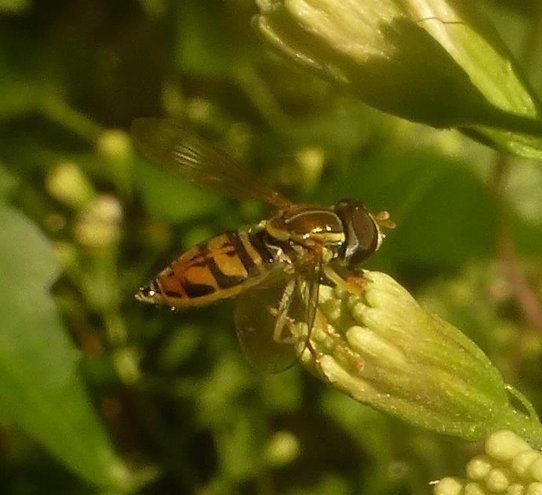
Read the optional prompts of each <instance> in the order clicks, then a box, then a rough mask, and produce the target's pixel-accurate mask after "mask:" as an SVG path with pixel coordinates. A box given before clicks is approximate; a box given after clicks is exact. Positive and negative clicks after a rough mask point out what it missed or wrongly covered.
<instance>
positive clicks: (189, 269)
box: [137, 231, 279, 307]
mask: <svg viewBox="0 0 542 495" xmlns="http://www.w3.org/2000/svg"><path fill="white" fill-rule="evenodd" d="M264 236H265V232H264V231H257V232H247V231H232V232H225V233H223V234H220V235H217V236H216V237H212V238H211V239H209V240H207V241H205V242H202V243H200V244H197V245H195V246H194V247H192V248H190V249H189V250H188V251H186V252H185V253H183V254H182V255H181V256H180V257H179V258H177V259H176V260H175V261H173V263H171V264H170V265H169V266H168V267H167V268H166V269H164V270H163V271H162V272H160V273H159V274H158V276H157V277H156V279H155V280H154V281H153V282H152V283H151V284H150V285H149V286H148V287H145V288H143V289H141V291H140V292H139V294H138V295H137V297H138V299H140V300H143V301H145V302H151V303H156V304H168V305H170V306H172V307H186V306H202V305H205V304H209V303H211V302H213V301H217V300H219V299H224V298H226V297H231V296H234V295H236V294H238V293H239V292H241V291H243V290H245V289H246V288H247V287H250V286H252V285H256V284H258V283H260V282H261V280H262V279H263V278H265V276H266V275H267V274H268V273H269V271H270V269H271V268H273V267H274V266H276V265H277V263H279V260H278V259H277V256H276V250H272V248H270V247H269V246H268V245H267V244H266V243H265V241H264Z"/></svg>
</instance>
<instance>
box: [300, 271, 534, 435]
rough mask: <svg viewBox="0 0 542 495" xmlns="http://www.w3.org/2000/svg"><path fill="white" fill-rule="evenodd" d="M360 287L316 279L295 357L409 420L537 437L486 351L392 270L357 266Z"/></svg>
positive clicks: (460, 430) (461, 430) (452, 430)
mask: <svg viewBox="0 0 542 495" xmlns="http://www.w3.org/2000/svg"><path fill="white" fill-rule="evenodd" d="M362 283H363V289H362V290H361V293H359V294H355V293H353V292H349V291H347V290H345V289H344V288H338V287H336V288H330V287H327V286H321V289H320V292H321V294H320V303H319V314H318V315H317V318H316V322H315V325H314V328H313V330H312V333H311V336H310V339H309V344H308V345H307V346H306V348H305V350H304V351H303V354H302V356H301V360H302V362H303V364H304V366H305V367H306V368H308V369H309V370H310V371H311V372H312V373H313V374H315V375H316V376H318V377H320V378H321V379H323V380H325V381H326V382H328V383H329V384H331V385H332V386H333V387H335V388H337V389H339V390H341V391H343V392H344V393H346V394H348V395H350V396H352V397H353V398H354V399H356V400H358V401H360V402H363V403H365V404H368V405H370V406H372V407H374V408H376V409H379V410H381V411H384V412H387V413H389V414H392V415H394V416H396V417H399V418H401V419H403V420H405V421H408V422H409V423H411V424H414V425H417V426H422V427H424V428H427V429H430V430H433V431H436V432H439V433H445V434H449V435H456V436H460V437H462V438H464V439H468V440H477V439H481V438H484V437H485V436H486V435H488V434H489V433H490V432H492V431H496V430H498V429H503V428H508V429H512V430H514V431H516V432H517V433H520V434H522V436H524V437H525V438H529V439H534V441H535V442H538V443H541V442H542V427H541V425H540V424H539V423H538V422H537V421H536V420H534V419H533V418H531V417H529V416H528V415H527V414H523V413H519V412H517V411H516V410H515V409H514V408H513V407H512V406H511V404H510V401H509V395H508V388H507V386H506V385H505V383H504V382H503V379H502V377H501V375H500V373H499V371H498V370H497V369H496V368H495V367H494V366H493V365H492V364H491V362H490V361H489V359H488V358H487V356H486V355H485V354H484V353H483V352H482V351H481V350H480V349H479V348H478V347H477V346H476V344H474V343H473V342H472V341H470V340H469V339H468V338H467V337H466V336H465V335H463V334H462V333H461V332H460V331H459V330H458V329H456V328H455V327H453V326H452V325H450V324H449V323H447V322H445V321H443V320H442V319H440V318H439V317H438V316H436V315H435V314H432V313H431V312H429V311H428V310H426V309H424V308H422V307H421V306H419V305H418V303H417V302H416V301H415V300H414V298H413V297H412V296H411V295H410V294H409V293H408V292H407V291H406V290H405V289H404V288H403V287H401V286H400V285H399V284H398V283H397V282H395V281H394V280H393V279H392V278H391V277H389V276H388V275H385V274H383V273H378V272H367V271H365V272H364V273H363V279H362Z"/></svg>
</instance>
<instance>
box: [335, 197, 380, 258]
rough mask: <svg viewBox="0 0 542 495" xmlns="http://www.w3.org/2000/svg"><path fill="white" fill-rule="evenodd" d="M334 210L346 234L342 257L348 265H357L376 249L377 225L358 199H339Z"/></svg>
mask: <svg viewBox="0 0 542 495" xmlns="http://www.w3.org/2000/svg"><path fill="white" fill-rule="evenodd" d="M335 211H336V212H337V214H338V215H339V216H340V218H341V221H342V222H343V227H344V232H345V234H346V240H345V243H344V246H343V252H342V256H343V259H344V261H345V262H346V263H347V264H348V265H350V266H355V265H358V264H359V263H361V262H362V261H363V260H365V259H366V258H368V257H369V256H370V255H371V254H373V253H374V252H375V251H376V250H377V249H378V246H379V240H380V231H379V229H378V225H377V224H376V221H375V220H374V218H373V216H372V215H371V213H370V212H369V210H367V208H365V205H364V204H363V203H361V202H359V201H348V200H344V201H340V202H339V203H337V206H336V210H335Z"/></svg>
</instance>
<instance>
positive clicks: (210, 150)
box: [131, 118, 291, 208]
mask: <svg viewBox="0 0 542 495" xmlns="http://www.w3.org/2000/svg"><path fill="white" fill-rule="evenodd" d="M131 133H132V137H133V138H134V144H135V147H136V149H137V150H138V151H139V152H140V153H142V154H143V155H144V156H146V157H147V158H149V159H150V160H152V161H155V162H157V163H160V164H161V165H163V166H165V167H166V168H168V169H169V170H171V171H173V172H174V173H176V174H179V175H181V176H182V177H183V178H185V179H186V180H188V181H190V182H193V183H195V184H198V185H202V186H205V187H207V188H209V189H211V190H213V191H215V192H218V193H220V194H224V195H226V196H229V197H233V198H236V199H257V200H259V201H263V202H265V203H268V204H270V205H272V206H275V207H276V208H285V207H287V206H289V205H290V204H291V203H290V201H289V200H288V199H287V198H286V197H284V196H283V195H282V194H280V193H278V192H277V191H274V190H273V189H272V188H271V187H269V186H267V185H266V184H265V183H263V182H260V181H259V180H257V179H255V178H253V177H250V176H249V175H248V174H247V173H246V172H245V171H244V170H243V168H242V167H241V166H240V165H239V163H238V162H237V161H236V160H234V159H233V158H232V157H231V156H229V155H228V154H227V153H225V152H223V151H221V150H219V149H217V148H215V147H213V146H212V145H211V144H210V143H207V142H205V141H204V140H202V139H200V138H199V137H197V136H196V135H194V134H192V133H190V132H189V131H187V130H186V129H184V128H183V127H181V126H180V125H178V124H176V123H175V122H174V121H173V120H170V119H159V118H142V119H136V120H134V121H133V122H132V126H131Z"/></svg>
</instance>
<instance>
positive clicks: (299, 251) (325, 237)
mask: <svg viewBox="0 0 542 495" xmlns="http://www.w3.org/2000/svg"><path fill="white" fill-rule="evenodd" d="M265 231H266V233H267V234H268V236H269V238H270V240H271V242H274V243H275V244H277V245H279V246H283V248H284V251H285V252H286V253H287V254H289V255H290V256H292V257H302V256H303V255H304V254H306V253H307V251H313V250H316V249H318V250H320V251H321V256H322V261H324V262H326V263H327V262H329V261H331V260H333V259H335V258H337V257H338V256H339V252H340V249H341V246H342V245H343V244H344V242H345V233H344V227H343V223H342V222H341V219H340V218H339V216H338V215H337V214H336V213H335V212H334V211H333V210H330V209H326V208H318V207H314V206H306V205H294V206H292V207H290V208H288V209H287V210H283V211H280V212H279V213H278V214H277V215H276V216H274V217H272V218H271V219H269V220H268V221H267V222H266V223H265Z"/></svg>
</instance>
